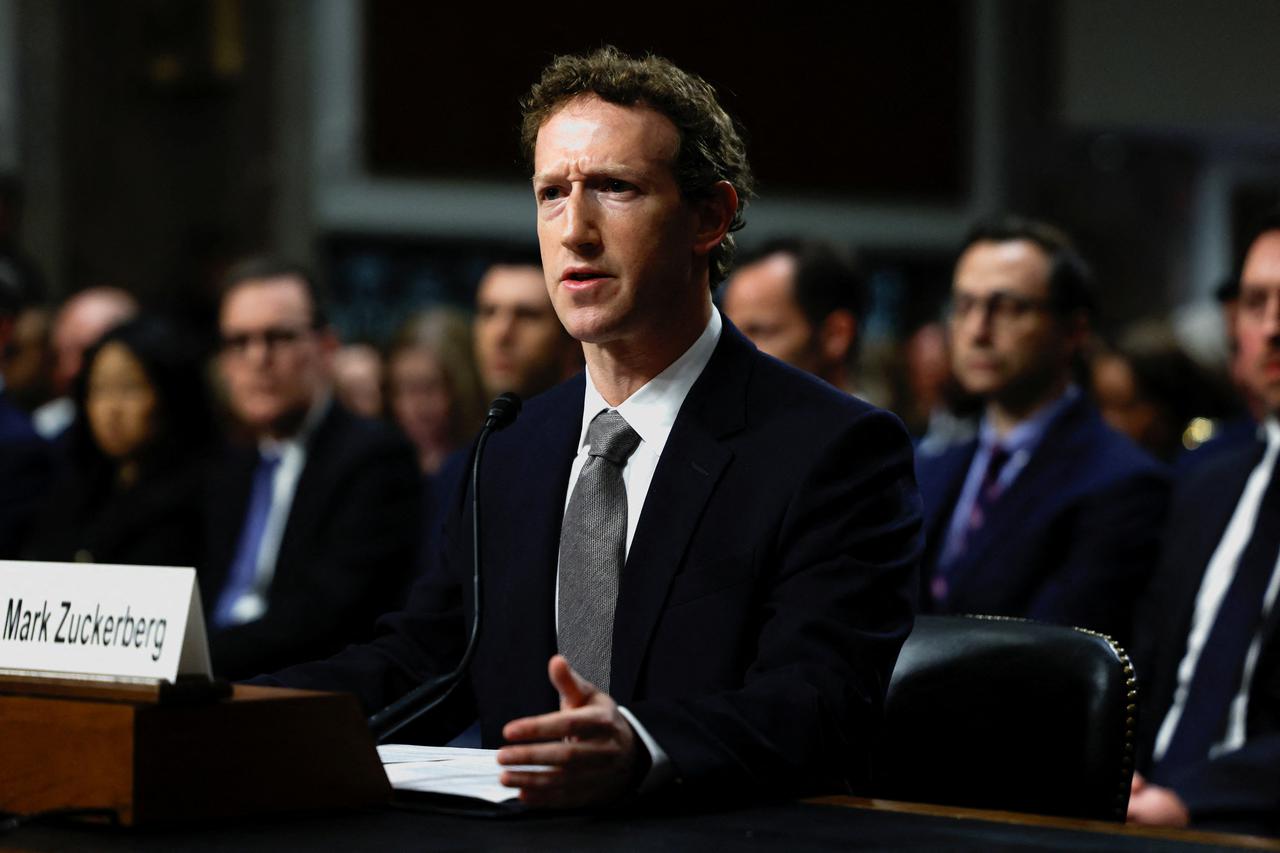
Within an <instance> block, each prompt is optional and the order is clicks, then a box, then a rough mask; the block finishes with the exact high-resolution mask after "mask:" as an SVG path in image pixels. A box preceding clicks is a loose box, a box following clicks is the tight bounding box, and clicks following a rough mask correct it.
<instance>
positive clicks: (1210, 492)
mask: <svg viewBox="0 0 1280 853" xmlns="http://www.w3.org/2000/svg"><path fill="white" fill-rule="evenodd" d="M1240 269H1241V270H1242V272H1241V276H1240V302H1239V307H1238V309H1237V310H1236V312H1235V316H1234V318H1233V319H1232V323H1233V325H1234V332H1235V337H1236V341H1237V345H1238V347H1239V351H1238V356H1237V365H1238V368H1237V375H1238V377H1239V380H1240V382H1241V383H1242V384H1243V385H1244V386H1245V387H1246V389H1247V391H1248V393H1249V395H1250V396H1251V397H1253V398H1255V399H1257V400H1258V401H1260V403H1261V404H1262V411H1263V414H1264V418H1263V423H1262V425H1261V426H1260V427H1259V429H1258V431H1257V433H1256V434H1255V436H1254V439H1253V441H1251V442H1248V443H1245V444H1242V445H1237V446H1235V447H1232V448H1230V449H1225V450H1222V451H1220V452H1219V453H1217V454H1215V455H1214V456H1213V457H1211V458H1210V459H1208V460H1206V461H1205V462H1203V463H1201V464H1200V465H1198V466H1197V467H1195V468H1193V469H1192V470H1191V471H1189V472H1188V473H1187V474H1186V475H1185V476H1181V477H1180V478H1179V482H1178V486H1177V489H1175V491H1174V494H1173V499H1172V501H1171V503H1170V509H1169V524H1168V526H1167V528H1166V532H1165V539H1164V548H1163V550H1162V554H1161V558H1160V567H1159V570H1158V572H1157V574H1156V578H1155V582H1154V583H1152V585H1151V594H1150V596H1149V597H1148V598H1146V599H1144V601H1143V603H1142V611H1141V614H1140V618H1139V620H1138V623H1137V624H1138V629H1139V633H1138V637H1137V642H1135V644H1134V649H1133V658H1134V664H1135V667H1136V668H1137V673H1138V679H1139V696H1140V697H1141V699H1142V701H1143V707H1142V715H1141V720H1142V727H1143V733H1142V737H1141V738H1140V748H1139V750H1138V770H1139V774H1137V775H1135V777H1134V783H1133V794H1132V796H1131V797H1130V798H1129V820H1130V821H1132V822H1135V823H1144V824H1157V825H1167V826H1183V825H1186V824H1188V823H1191V824H1192V825H1195V826H1197V827H1204V828H1212V829H1229V830H1233V831H1237V832H1241V831H1243V832H1257V833H1267V834H1278V835H1280V611H1278V610H1277V608H1276V596H1277V594H1280V478H1277V476H1276V473H1277V464H1280V463H1278V460H1280V423H1277V420H1276V416H1277V413H1280V212H1273V213H1272V214H1271V215H1269V216H1268V217H1267V218H1266V219H1265V220H1264V221H1263V222H1262V223H1261V225H1260V227H1259V228H1258V230H1257V231H1256V232H1255V237H1254V239H1253V240H1252V241H1251V242H1250V244H1249V246H1248V250H1247V252H1246V254H1245V258H1244V263H1243V264H1242V265H1241V267H1240Z"/></svg>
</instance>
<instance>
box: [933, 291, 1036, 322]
mask: <svg viewBox="0 0 1280 853" xmlns="http://www.w3.org/2000/svg"><path fill="white" fill-rule="evenodd" d="M1050 304H1051V303H1050V301H1049V300H1048V299H1037V298H1035V297H1033V296H1020V295H1018V294H1016V293H1010V292H1008V291H1007V290H997V291H995V292H994V293H991V294H990V295H988V296H974V295H973V294H970V293H957V294H955V295H954V296H952V297H951V302H950V304H949V305H948V306H947V316H948V317H949V318H950V319H951V321H952V322H960V321H962V320H964V319H965V318H966V317H968V316H969V315H970V314H972V313H973V312H974V311H981V312H982V316H984V317H990V318H991V319H992V320H993V321H995V322H999V323H1012V322H1014V321H1015V320H1018V319H1020V318H1022V317H1025V316H1026V315H1027V314H1030V313H1031V312H1033V311H1044V310H1046V309H1047V308H1048V307H1049V306H1050Z"/></svg>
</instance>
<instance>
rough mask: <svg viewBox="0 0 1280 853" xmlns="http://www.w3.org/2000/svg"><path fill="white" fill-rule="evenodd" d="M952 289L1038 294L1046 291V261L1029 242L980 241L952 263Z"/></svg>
mask: <svg viewBox="0 0 1280 853" xmlns="http://www.w3.org/2000/svg"><path fill="white" fill-rule="evenodd" d="M953 288H954V289H955V290H957V291H961V290H967V291H987V290H1016V291H1021V292H1024V293H1033V292H1034V293H1042V292H1045V291H1047V290H1048V288H1049V258H1048V256H1047V255H1046V254H1045V252H1044V250H1043V249H1041V248H1040V247H1039V246H1037V245H1036V244H1035V243H1033V242H1032V241H1030V240H1000V241H995V240H980V241H978V242H977V243H974V244H973V245H972V246H970V247H969V248H967V249H966V250H965V251H964V254H962V255H961V256H960V259H959V261H958V262H957V263H956V269H955V277H954V281H953Z"/></svg>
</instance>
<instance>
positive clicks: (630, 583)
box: [610, 320, 752, 702]
mask: <svg viewBox="0 0 1280 853" xmlns="http://www.w3.org/2000/svg"><path fill="white" fill-rule="evenodd" d="M751 353H752V347H751V345H750V344H749V343H747V341H746V339H745V338H743V337H742V336H741V334H740V333H739V332H738V331H737V329H735V328H733V326H732V325H731V324H730V323H729V322H728V321H727V320H726V321H725V322H724V328H723V331H722V332H721V334H720V341H719V343H718V344H717V345H716V349H715V352H714V353H713V354H712V356H711V360H710V361H709V362H708V363H707V366H706V368H705V369H704V370H703V371H702V375H701V376H700V377H699V378H698V380H697V382H695V383H694V385H693V387H692V388H691V389H690V390H689V395H688V397H686V398H685V401H684V404H683V405H682V406H681V407H680V413H679V415H678V416H677V417H676V421H675V424H674V425H673V426H672V429H671V435H670V436H669V437H668V438H667V444H666V446H665V447H664V448H663V451H662V457H661V459H659V461H658V467H657V469H656V470H655V471H654V475H653V481H652V483H651V484H650V486H649V492H648V494H647V495H646V497H645V502H644V509H643V510H642V511H641V514H640V520H639V522H638V524H637V526H636V533H635V538H634V539H633V540H632V543H631V549H630V552H629V553H628V555H627V563H626V565H625V566H624V567H623V570H622V580H621V583H620V586H619V590H618V605H617V609H616V611H615V616H614V627H613V658H612V667H611V675H610V693H612V694H613V696H614V698H615V699H617V700H618V701H619V702H627V701H630V700H631V699H632V697H633V696H634V692H635V688H636V682H637V680H638V679H639V676H640V671H641V669H642V667H643V663H644V658H645V655H646V654H647V650H648V646H649V640H650V638H651V637H652V634H653V630H654V628H655V627H656V625H657V623H658V618H659V616H660V615H661V613H662V606H663V603H664V602H665V601H666V597H667V590H668V588H669V587H670V586H671V580H672V578H673V577H675V574H676V570H677V569H678V568H679V567H680V564H681V561H682V559H683V556H684V553H685V551H686V549H687V548H688V545H689V541H690V539H691V537H692V536H693V533H694V531H695V530H696V529H697V527H698V523H699V520H700V519H701V517H702V512H703V508H704V507H705V506H706V503H707V500H708V499H709V498H710V497H711V495H712V493H713V492H714V490H715V487H716V483H717V482H718V481H719V479H720V475H721V474H722V473H723V471H724V469H725V467H726V466H727V465H728V464H729V463H730V460H731V459H732V458H733V452H732V451H731V450H730V449H729V448H728V447H727V446H725V445H724V444H723V443H722V441H721V439H723V438H724V437H725V436H727V435H729V434H730V433H732V432H735V431H737V430H739V429H741V428H742V426H743V424H744V423H745V422H746V387H747V383H748V382H749V380H750V373H751Z"/></svg>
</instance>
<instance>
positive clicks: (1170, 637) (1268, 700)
mask: <svg viewBox="0 0 1280 853" xmlns="http://www.w3.org/2000/svg"><path fill="white" fill-rule="evenodd" d="M1262 450H1263V446H1262V444H1261V442H1257V441H1255V442H1254V443H1253V445H1252V446H1247V447H1238V448H1236V449H1235V450H1232V451H1223V452H1222V453H1221V454H1219V455H1218V456H1216V457H1215V458H1213V459H1210V460H1207V461H1206V462H1205V463H1204V464H1203V465H1201V466H1198V467H1197V468H1196V469H1195V470H1194V471H1192V472H1191V473H1189V474H1188V475H1187V476H1186V478H1185V479H1183V480H1180V481H1179V483H1178V488H1177V489H1176V490H1175V492H1174V496H1173V501H1172V503H1171V506H1170V511H1169V524H1168V527H1167V530H1166V535H1165V542H1164V546H1165V547H1164V550H1163V555H1162V557H1161V561H1160V568H1159V571H1158V572H1157V573H1156V575H1155V577H1154V578H1153V580H1152V583H1151V587H1150V589H1149V590H1148V592H1147V594H1146V595H1144V597H1143V607H1142V609H1141V611H1140V613H1139V617H1140V618H1139V621H1138V638H1137V642H1135V644H1134V648H1133V655H1132V656H1133V660H1134V666H1135V668H1136V670H1137V675H1138V683H1139V695H1140V696H1141V697H1142V714H1141V719H1140V729H1141V732H1142V737H1141V738H1140V740H1139V742H1140V745H1141V748H1140V750H1139V756H1140V762H1139V767H1140V768H1141V769H1143V770H1146V769H1148V766H1149V764H1150V758H1151V752H1152V749H1153V748H1154V744H1155V738H1156V733H1157V732H1158V730H1159V728H1160V724H1161V723H1162V722H1163V721H1164V717H1165V714H1166V713H1167V712H1168V710H1169V707H1170V705H1171V704H1172V703H1173V693H1174V690H1175V689H1176V688H1177V684H1178V681H1177V669H1178V664H1179V663H1180V662H1181V661H1182V658H1183V656H1184V655H1185V654H1186V650H1187V635H1188V633H1189V631H1190V630H1191V616H1192V613H1193V611H1194V609H1195V600H1196V595H1197V594H1198V593H1199V591H1200V583H1201V581H1202V580H1203V578H1204V572H1205V569H1207V568H1208V566H1209V558H1210V557H1212V556H1213V552H1214V550H1215V549H1216V548H1217V547H1218V543H1219V542H1220V541H1221V539H1222V534H1223V533H1224V532H1225V531H1226V528H1227V524H1228V522H1230V520H1231V515H1232V513H1233V512H1234V511H1235V508H1236V504H1237V503H1238V502H1239V500H1240V495H1241V493H1242V492H1243V491H1244V485H1245V482H1246V481H1247V480H1248V478H1249V473H1250V472H1251V471H1252V470H1253V468H1254V467H1255V466H1256V465H1257V464H1258V462H1259V460H1260V459H1261V458H1262ZM1262 636H1263V642H1262V650H1261V654H1260V655H1259V656H1258V662H1257V666H1256V668H1255V670H1254V676H1253V682H1252V684H1251V686H1250V691H1249V710H1248V714H1247V717H1246V723H1245V736H1246V742H1245V745H1244V746H1243V747H1241V748H1240V749H1238V750H1235V751H1233V752H1229V753H1226V754H1224V755H1221V756H1219V757H1217V758H1215V759H1214V760H1212V761H1210V760H1207V759H1206V760H1205V761H1202V762H1200V763H1199V764H1195V765H1192V766H1190V767H1187V768H1185V769H1184V770H1182V771H1181V773H1180V774H1179V775H1178V776H1177V777H1176V778H1175V779H1174V780H1172V782H1170V783H1169V785H1170V787H1172V788H1173V789H1174V790H1175V791H1177V793H1178V795H1179V796H1180V797H1182V799H1183V801H1184V802H1185V803H1186V804H1187V807H1188V809H1189V810H1190V812H1191V816H1192V820H1193V822H1194V823H1196V824H1198V825H1206V826H1215V827H1219V828H1226V829H1234V830H1237V831H1249V832H1269V833H1280V607H1272V608H1271V613H1270V614H1269V616H1268V618H1267V621H1266V622H1265V623H1264V624H1263V627H1262Z"/></svg>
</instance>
